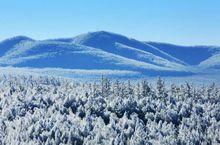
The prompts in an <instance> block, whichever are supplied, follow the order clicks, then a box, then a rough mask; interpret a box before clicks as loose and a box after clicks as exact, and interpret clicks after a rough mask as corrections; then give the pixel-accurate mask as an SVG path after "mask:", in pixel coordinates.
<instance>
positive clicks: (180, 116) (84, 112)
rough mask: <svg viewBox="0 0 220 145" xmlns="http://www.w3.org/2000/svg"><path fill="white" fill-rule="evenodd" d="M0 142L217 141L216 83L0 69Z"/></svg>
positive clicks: (219, 104)
mask: <svg viewBox="0 0 220 145" xmlns="http://www.w3.org/2000/svg"><path fill="white" fill-rule="evenodd" d="M0 144H3V145H5V144H22V145H23V144H39V145H41V144H46V145H50V144H77V145H78V144H79V145H80V144H91V145H94V144H106V145H109V144H114V145H119V144H120V145H122V144H129V145H136V144H138V145H140V144H149V145H152V144H172V145H174V144H195V145H198V144H220V88H219V87H218V86H215V85H208V86H203V87H198V86H197V87H195V86H192V85H190V84H183V85H180V84H177V85H172V86H165V85H164V82H163V81H162V80H158V81H157V83H156V85H154V87H152V85H150V84H148V83H147V82H145V81H139V82H135V83H132V84H131V83H129V82H119V81H109V80H108V79H102V81H101V82H100V83H92V82H90V83H88V82H87V83H83V82H79V81H76V82H75V81H73V80H71V79H62V78H60V79H55V78H53V77H45V76H44V77H40V76H27V75H23V76H14V75H0Z"/></svg>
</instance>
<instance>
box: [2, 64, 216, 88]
mask: <svg viewBox="0 0 220 145" xmlns="http://www.w3.org/2000/svg"><path fill="white" fill-rule="evenodd" d="M0 74H11V75H14V74H17V75H34V76H53V77H59V78H69V79H74V80H75V81H76V80H78V81H83V82H86V81H99V80H100V78H101V77H102V76H105V77H107V78H111V79H119V80H123V81H126V80H128V79H129V80H130V81H131V82H136V81H139V80H143V79H146V80H148V81H149V82H151V83H153V84H154V83H155V82H156V80H157V78H158V77H150V76H144V75H142V74H141V73H139V72H136V71H127V70H85V69H84V70H83V69H61V68H41V69H38V68H19V67H0ZM219 74H220V71H219V70H212V71H210V72H204V73H200V74H196V75H191V76H183V77H163V79H164V80H166V83H167V84H169V85H170V84H172V83H175V84H182V83H186V82H188V83H193V84H195V85H208V84H212V83H215V84H218V85H220V76H219Z"/></svg>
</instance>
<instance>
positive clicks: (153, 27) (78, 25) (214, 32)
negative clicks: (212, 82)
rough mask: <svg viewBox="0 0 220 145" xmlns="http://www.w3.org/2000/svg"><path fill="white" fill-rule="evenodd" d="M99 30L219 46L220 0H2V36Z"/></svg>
mask: <svg viewBox="0 0 220 145" xmlns="http://www.w3.org/2000/svg"><path fill="white" fill-rule="evenodd" d="M100 30H105V31H111V32H115V33H120V34H123V35H126V36H129V37H132V38H136V39H139V40H145V41H161V42H170V43H175V44H184V45H200V44H205V45H220V0H0V40H3V39H5V38H9V37H12V36H16V35H25V36H29V37H32V38H34V39H46V38H60V37H73V36H75V35H78V34H81V33H86V32H93V31H100Z"/></svg>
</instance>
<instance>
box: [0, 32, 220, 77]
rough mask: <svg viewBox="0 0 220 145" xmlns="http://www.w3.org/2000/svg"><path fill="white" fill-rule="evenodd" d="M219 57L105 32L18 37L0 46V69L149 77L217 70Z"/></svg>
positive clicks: (212, 51)
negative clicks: (112, 72)
mask: <svg viewBox="0 0 220 145" xmlns="http://www.w3.org/2000/svg"><path fill="white" fill-rule="evenodd" d="M219 56H220V48H219V47H214V46H194V47H193V46H189V47H188V46H177V45H172V44H165V43H156V42H141V41H138V40H135V39H131V38H128V37H125V36H122V35H119V34H114V33H110V32H105V31H100V32H93V33H87V34H82V35H79V36H76V37H73V38H60V39H50V40H42V41H37V40H33V39H31V38H28V37H25V36H18V37H13V38H11V39H7V40H5V41H2V42H0V66H12V67H32V68H62V69H82V70H119V71H134V72H138V73H140V74H142V75H149V76H158V75H161V76H185V75H191V74H196V73H198V72H199V71H204V70H205V71H206V70H209V69H213V68H215V69H218V67H217V66H220V58H219ZM212 62H213V63H212Z"/></svg>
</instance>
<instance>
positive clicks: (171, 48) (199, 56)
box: [146, 42, 220, 65]
mask: <svg viewBox="0 0 220 145" xmlns="http://www.w3.org/2000/svg"><path fill="white" fill-rule="evenodd" d="M146 44H150V45H152V46H155V47H157V48H158V49H159V50H161V51H163V52H166V53H168V54H170V55H171V56H174V57H175V58H177V59H179V60H181V61H183V62H185V63H187V64H189V65H198V64H200V63H201V62H202V61H205V60H206V59H209V58H210V57H212V56H213V55H215V54H218V53H220V47H217V46H179V45H173V44H168V43H158V42H146Z"/></svg>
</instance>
